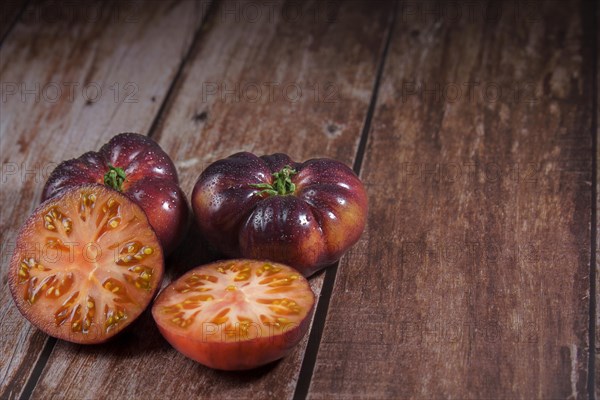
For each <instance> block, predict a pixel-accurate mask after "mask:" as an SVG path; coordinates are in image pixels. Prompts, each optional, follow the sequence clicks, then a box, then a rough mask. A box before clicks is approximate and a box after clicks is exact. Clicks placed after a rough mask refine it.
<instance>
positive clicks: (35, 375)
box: [0, 0, 219, 400]
mask: <svg viewBox="0 0 600 400" xmlns="http://www.w3.org/2000/svg"><path fill="white" fill-rule="evenodd" d="M218 1H219V0H214V1H212V2H211V3H210V5H209V6H208V8H207V11H206V13H205V14H204V16H203V18H202V22H201V23H200V25H198V28H197V29H196V32H194V35H193V37H192V42H191V44H190V46H189V47H188V49H187V51H186V53H185V56H184V57H183V58H182V60H181V63H180V64H179V66H178V68H177V72H176V73H175V76H174V77H173V80H172V81H171V84H170V85H169V88H168V89H167V94H166V95H165V97H164V100H163V101H162V103H161V105H160V107H159V109H158V111H157V112H156V115H155V117H154V120H153V121H152V124H151V125H150V128H149V130H148V133H147V136H148V137H152V136H153V134H154V133H155V132H156V131H157V128H158V125H159V122H160V119H161V118H162V116H163V114H164V112H165V110H166V108H167V104H168V103H169V102H170V100H171V98H172V96H173V92H174V88H175V87H177V83H178V82H179V80H180V79H181V72H182V71H183V69H184V66H185V65H186V64H187V62H188V61H189V59H190V56H191V54H193V50H194V48H195V47H196V46H197V43H198V42H199V39H200V36H201V34H202V30H203V28H204V26H205V24H206V21H208V18H209V17H210V15H211V13H213V12H214V9H215V8H216V7H215V4H216V3H217V2H218ZM28 5H29V0H28V1H27V2H26V4H25V6H23V8H22V10H21V11H20V12H19V15H18V17H17V18H15V20H14V21H13V23H12V25H11V26H10V28H9V29H8V30H7V32H6V34H5V35H4V37H3V38H2V40H0V45H1V44H2V42H3V41H4V39H5V38H6V37H7V36H8V35H9V33H10V31H11V30H12V29H13V28H14V26H15V25H16V23H17V22H18V21H19V19H20V18H21V15H22V14H23V12H24V11H25V9H26V8H27V6H28ZM56 342H57V339H56V338H54V337H51V336H48V340H47V341H46V343H45V344H44V347H43V349H42V353H41V354H40V357H39V358H38V359H37V361H36V363H35V366H34V367H33V371H32V373H31V375H30V376H29V379H28V380H27V382H26V383H25V386H24V389H23V392H22V393H21V396H20V397H19V399H20V400H28V399H30V398H31V395H32V394H33V391H34V390H35V387H36V386H37V383H38V381H39V379H40V377H41V376H42V372H43V371H44V368H45V367H46V364H47V363H48V360H49V359H50V355H51V354H52V350H53V349H54V346H55V345H56Z"/></svg>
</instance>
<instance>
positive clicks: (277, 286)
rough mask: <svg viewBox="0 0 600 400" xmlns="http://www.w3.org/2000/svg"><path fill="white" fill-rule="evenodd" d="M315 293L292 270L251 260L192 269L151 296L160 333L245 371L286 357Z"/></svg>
mask: <svg viewBox="0 0 600 400" xmlns="http://www.w3.org/2000/svg"><path fill="white" fill-rule="evenodd" d="M314 301H315V300H314V295H313V293H312V290H311V289H310V286H309V284H308V282H307V281H306V279H305V278H304V277H303V276H302V275H301V274H300V273H299V272H298V271H296V270H295V269H293V268H291V267H289V266H286V265H283V264H278V263H272V262H267V261H257V260H227V261H221V262H216V263H213V264H209V265H204V266H201V267H198V268H195V269H193V270H191V271H189V272H188V273H186V274H185V275H184V276H182V277H181V278H179V279H178V280H177V281H175V282H174V283H172V284H171V285H170V286H168V287H167V288H165V289H164V290H163V291H162V292H161V294H160V295H159V296H158V298H157V299H156V301H155V303H154V306H153V308H152V314H153V316H154V319H155V321H156V323H157V325H158V327H159V330H160V331H161V333H162V334H163V336H164V337H165V338H166V339H167V341H169V342H170V343H171V344H172V345H173V346H174V347H175V348H176V349H177V350H179V351H181V352H182V353H183V354H184V355H186V356H188V357H190V358H192V359H194V360H196V361H199V362H201V363H203V364H205V365H207V366H209V367H212V368H218V369H227V370H237V369H248V368H254V367H257V366H259V365H263V364H266V363H268V362H271V361H274V360H276V359H278V358H281V357H283V356H285V355H286V354H287V353H288V352H289V351H290V349H291V348H292V347H293V346H294V345H295V344H297V343H298V342H299V341H300V340H301V339H302V337H303V336H304V334H305V333H306V330H307V329H308V323H309V320H310V316H311V315H312V310H313V307H314Z"/></svg>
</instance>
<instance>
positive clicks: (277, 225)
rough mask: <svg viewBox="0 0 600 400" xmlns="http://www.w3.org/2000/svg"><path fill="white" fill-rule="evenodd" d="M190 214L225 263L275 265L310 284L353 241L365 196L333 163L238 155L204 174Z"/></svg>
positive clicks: (356, 181)
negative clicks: (241, 260)
mask: <svg viewBox="0 0 600 400" xmlns="http://www.w3.org/2000/svg"><path fill="white" fill-rule="evenodd" d="M192 208H193V210H194V214H195V217H196V221H197V223H198V225H199V227H200V230H201V231H202V233H203V234H204V236H205V237H206V238H207V239H208V241H209V242H210V243H211V244H212V245H213V246H214V247H215V248H217V249H218V250H220V251H221V252H223V253H224V254H225V255H227V256H229V257H244V258H254V259H265V260H271V261H275V262H281V263H284V264H288V265H291V266H293V267H295V268H296V269H298V270H299V271H300V272H301V273H302V274H303V275H304V276H310V275H312V274H313V273H315V272H316V271H318V270H320V269H322V268H324V267H326V266H328V265H330V264H333V263H334V262H336V261H337V260H339V259H340V257H341V256H342V255H343V254H344V253H345V252H346V250H348V248H349V247H350V246H352V245H353V244H354V243H356V242H357V241H358V239H359V238H360V235H361V234H362V232H363V230H364V227H365V223H366V218H367V195H366V192H365V189H364V186H363V184H362V183H361V181H360V179H359V178H358V177H357V176H356V174H355V173H354V172H353V171H352V170H351V169H350V168H349V167H347V166H346V165H345V164H343V163H341V162H339V161H336V160H332V159H326V158H320V159H312V160H308V161H305V162H302V163H297V162H294V161H292V160H291V159H290V158H289V157H288V156H287V155H285V154H280V153H279V154H273V155H268V156H262V157H258V156H256V155H254V154H251V153H247V152H243V153H237V154H234V155H232V156H230V157H228V158H225V159H222V160H219V161H217V162H215V163H213V164H211V165H210V166H208V168H206V170H205V171H204V172H202V174H201V175H200V177H199V178H198V181H197V182H196V185H195V187H194V191H193V194H192Z"/></svg>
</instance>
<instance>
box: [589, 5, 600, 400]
mask: <svg viewBox="0 0 600 400" xmlns="http://www.w3.org/2000/svg"><path fill="white" fill-rule="evenodd" d="M594 18H595V20H596V24H595V29H594V30H595V31H596V54H595V57H596V96H595V99H596V121H595V123H596V132H595V135H596V154H595V157H596V182H593V184H595V185H596V204H595V207H596V221H595V223H596V243H595V246H596V265H595V268H596V271H595V273H596V293H595V294H596V315H595V317H596V319H595V321H594V322H593V323H594V324H595V325H596V332H595V334H596V335H595V337H594V338H593V339H594V341H593V342H592V344H590V348H591V349H593V354H594V356H595V366H594V367H595V368H594V369H595V370H594V371H593V372H594V373H595V385H594V386H593V389H592V392H593V393H594V394H593V396H595V398H596V399H598V398H600V235H598V227H599V226H600V216H599V214H598V211H600V200H599V197H598V193H600V181H599V180H598V177H599V176H600V146H599V145H598V142H599V141H600V125H598V121H600V101H599V99H598V97H599V95H600V62H599V61H598V55H599V54H600V28H599V27H600V6H598V3H597V2H596V13H595V15H594Z"/></svg>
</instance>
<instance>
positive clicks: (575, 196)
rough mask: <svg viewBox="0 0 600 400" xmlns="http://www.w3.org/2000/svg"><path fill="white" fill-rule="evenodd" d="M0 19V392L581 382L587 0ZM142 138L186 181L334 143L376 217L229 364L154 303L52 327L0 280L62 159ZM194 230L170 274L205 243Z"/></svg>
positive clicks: (463, 395)
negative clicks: (166, 327)
mask: <svg viewBox="0 0 600 400" xmlns="http://www.w3.org/2000/svg"><path fill="white" fill-rule="evenodd" d="M2 11H3V13H2V24H1V26H0V27H1V29H0V40H1V41H2V44H1V46H2V47H1V50H0V57H1V58H0V73H1V76H0V80H1V85H2V87H1V90H2V101H1V103H0V104H1V109H0V112H1V115H0V124H1V157H2V161H1V162H2V177H1V178H2V185H1V189H2V190H1V194H0V198H1V203H2V207H1V208H2V212H1V218H0V221H1V222H0V223H1V235H2V236H1V244H2V254H1V256H2V271H1V272H2V274H1V276H2V291H1V292H0V310H1V312H0V329H1V330H2V332H1V335H0V337H1V344H0V354H1V355H0V357H1V358H0V377H1V386H0V393H1V394H0V397H2V398H9V399H13V398H14V399H16V398H29V397H32V398H38V399H47V398H67V399H81V398H90V399H91V398H119V399H153V398H166V399H189V398H195V397H200V398H221V397H224V398H236V399H239V398H292V397H297V398H304V397H310V398H319V399H321V398H322V399H328V398H357V399H365V398H377V399H378V398H416V399H431V398H455V399H484V398H486V399H490V398H493V399H496V398H498V399H504V398H524V399H532V398H543V399H550V398H558V399H564V398H569V399H575V398H595V396H596V395H597V394H596V393H597V385H598V382H600V373H599V371H600V363H599V361H600V358H599V356H598V354H599V350H598V345H599V340H598V339H599V337H598V332H600V326H599V323H598V321H599V320H598V315H600V313H599V312H598V311H597V305H598V304H599V301H598V300H599V299H598V290H597V288H598V285H599V281H598V276H600V274H599V273H598V272H597V266H598V264H597V259H598V257H597V255H596V254H597V249H598V241H597V238H598V234H597V223H598V220H597V215H598V214H597V204H598V202H597V199H598V196H597V193H598V186H597V185H598V179H597V178H598V173H597V165H598V161H597V160H598V156H599V155H600V153H598V145H597V137H598V128H597V126H598V113H599V108H598V90H599V88H598V76H599V74H600V70H599V69H598V61H597V53H598V43H599V38H598V35H599V28H598V26H599V25H598V15H599V14H598V4H597V2H594V1H568V2H567V1H562V0H561V1H537V0H534V1H528V2H522V1H505V2H502V3H500V2H489V3H488V2H479V1H474V2H473V1H458V2H443V1H442V2H440V1H425V2H412V1H405V2H398V3H393V2H385V1H371V2H358V1H341V2H331V1H330V2H323V1H308V2H286V3H280V2H276V1H256V0H254V1H253V0H248V1H243V0H239V1H238V0H233V1H215V2H212V3H211V2H210V1H206V0H202V1H200V0H199V1H170V0H163V1H147V2H144V3H138V2H135V1H133V2H131V1H128V2H122V1H121V2H114V3H108V2H104V3H87V2H86V3H85V5H82V4H81V3H78V2H72V1H70V2H59V1H47V2H38V1H30V2H29V3H26V2H24V1H17V0H8V1H4V2H3V3H2ZM123 131H134V132H140V133H144V134H147V135H149V136H150V137H152V138H153V139H154V140H156V141H157V142H159V143H160V145H161V146H162V147H163V148H164V149H165V150H166V151H167V152H168V153H169V154H170V155H171V157H172V158H173V159H174V160H175V162H176V164H177V167H178V170H179V173H180V178H181V181H182V187H183V188H184V190H185V191H186V193H187V194H188V195H189V193H190V192H191V189H192V186H193V184H194V182H195V180H196V178H197V176H198V175H199V173H200V172H201V171H202V170H203V168H204V167H205V166H206V165H207V164H208V163H210V162H212V161H215V160H217V159H219V158H222V157H225V156H228V155H230V154H232V153H234V152H237V151H241V150H247V151H252V152H255V153H258V154H267V153H273V152H286V153H288V154H290V156H292V158H295V159H297V160H303V159H307V158H312V157H321V156H327V157H333V158H336V159H339V160H341V161H343V162H345V163H347V164H348V165H351V166H353V168H354V170H355V171H356V172H357V173H359V174H360V176H361V178H362V179H363V181H364V182H365V184H366V186H367V189H368V192H369V202H370V210H369V218H368V226H367V228H366V231H365V233H364V234H363V236H362V238H361V240H360V241H359V242H358V243H357V244H356V245H355V246H354V247H353V248H352V249H351V250H350V251H349V252H348V253H347V254H346V255H345V256H344V257H343V258H342V260H341V261H340V262H339V264H338V265H335V266H332V267H331V268H329V269H327V270H326V271H324V272H322V273H319V274H317V275H316V276H314V277H313V278H312V279H311V285H312V288H313V289H314V291H315V293H316V294H317V295H318V306H317V309H316V313H315V316H314V320H313V321H312V327H311V330H310V333H309V334H308V335H307V336H306V337H305V338H304V340H303V341H302V342H301V344H300V345H299V346H298V347H297V348H296V349H295V350H294V352H293V353H292V354H291V355H290V356H288V357H287V358H285V359H283V360H281V361H280V362H277V363H274V364H273V365H269V366H267V367H264V368H260V369H257V370H254V371H250V372H245V373H225V372H218V371H213V370H210V369H207V368H205V367H203V366H201V365H199V364H197V363H195V362H193V361H191V360H189V359H186V358H185V357H184V356H182V355H180V354H179V353H177V352H176V351H175V350H173V349H172V348H171V347H170V346H169V345H168V344H167V343H166V342H165V341H164V340H163V339H162V337H161V336H160V334H159V333H158V331H157V329H156V328H155V326H154V323H153V321H152V318H151V316H150V315H149V313H145V314H144V315H143V316H142V317H141V318H140V320H139V321H137V322H136V324H135V325H134V327H133V329H131V330H130V331H129V332H127V333H125V334H123V335H122V336H120V337H119V338H118V339H116V340H114V341H112V342H110V343H108V344H105V345H99V346H88V347H86V346H80V345H74V344H71V343H67V342H63V341H57V340H56V339H53V338H51V337H48V336H47V335H45V334H43V333H42V332H40V331H38V330H37V329H35V328H34V327H32V325H30V324H29V323H28V322H27V321H26V320H25V319H24V318H22V317H21V315H20V314H19V312H18V311H17V309H16V308H15V306H14V304H13V302H12V299H11V297H10V294H9V291H8V287H7V278H6V277H7V267H8V260H9V258H10V254H11V252H12V249H14V245H15V242H14V240H15V235H16V232H17V231H18V229H19V226H20V225H21V224H22V223H23V221H24V220H25V218H26V217H27V216H28V214H29V213H30V212H31V211H32V210H33V209H34V208H35V207H36V205H37V204H38V203H39V200H40V194H41V189H42V187H43V184H44V180H45V178H46V177H47V176H48V174H49V173H50V171H51V170H52V168H53V167H54V166H55V165H56V164H57V163H58V162H60V161H61V160H64V159H68V158H73V157H76V156H79V155H80V154H82V153H83V152H85V151H88V150H95V149H98V148H99V147H100V145H101V144H102V143H104V142H105V141H107V140H108V139H109V138H110V137H112V136H113V135H114V134H116V133H119V132H123ZM214 257H215V255H214V254H213V253H211V251H209V250H207V248H206V246H204V245H203V242H202V239H201V238H199V237H198V235H197V233H195V231H194V230H192V232H191V233H190V235H189V236H188V238H187V240H186V241H185V243H184V244H183V245H182V246H181V247H180V248H179V249H178V251H177V252H176V253H175V254H174V255H173V256H171V257H170V258H169V259H167V265H168V268H169V270H168V273H167V277H166V278H167V279H166V281H167V282H168V281H171V280H172V279H174V278H176V277H177V276H180V275H181V274H182V273H183V272H184V271H186V270H187V269H189V268H190V267H192V266H194V265H198V264H201V263H204V262H207V261H209V260H211V259H213V258H214Z"/></svg>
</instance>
